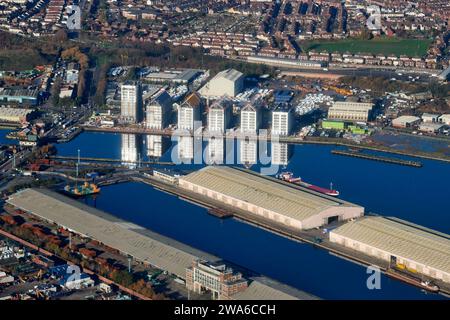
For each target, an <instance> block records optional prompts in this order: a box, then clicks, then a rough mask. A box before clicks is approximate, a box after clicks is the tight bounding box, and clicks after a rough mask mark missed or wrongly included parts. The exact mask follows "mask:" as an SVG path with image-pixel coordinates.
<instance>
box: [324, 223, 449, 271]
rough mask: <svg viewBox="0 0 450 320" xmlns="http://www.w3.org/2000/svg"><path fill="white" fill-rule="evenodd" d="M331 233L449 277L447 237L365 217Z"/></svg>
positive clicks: (406, 224) (406, 225)
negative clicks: (433, 269) (411, 261)
mask: <svg viewBox="0 0 450 320" xmlns="http://www.w3.org/2000/svg"><path fill="white" fill-rule="evenodd" d="M331 232H332V233H334V234H337V235H340V236H343V237H346V238H349V239H352V240H355V241H358V242H361V243H364V244H367V245H369V246H372V247H375V248H378V249H379V250H383V251H386V252H389V253H391V254H392V255H394V256H397V257H402V258H407V259H411V260H414V261H415V262H417V263H421V264H424V265H427V266H429V267H432V268H436V269H438V270H442V271H444V272H448V273H450V237H449V236H444V235H442V234H437V233H432V232H428V231H426V230H423V229H420V228H419V227H418V226H417V227H414V226H413V225H410V224H409V223H407V222H406V221H405V222H404V223H402V222H401V220H396V221H393V220H390V219H387V218H384V217H365V218H362V219H359V220H356V221H352V222H348V223H346V224H344V225H343V226H341V227H339V228H337V229H335V230H333V231H331Z"/></svg>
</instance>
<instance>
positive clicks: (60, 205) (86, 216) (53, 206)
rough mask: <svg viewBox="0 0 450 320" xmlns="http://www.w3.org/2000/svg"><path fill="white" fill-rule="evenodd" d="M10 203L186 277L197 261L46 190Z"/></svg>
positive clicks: (29, 191) (27, 192)
mask: <svg viewBox="0 0 450 320" xmlns="http://www.w3.org/2000/svg"><path fill="white" fill-rule="evenodd" d="M7 202H8V203H9V204H11V205H13V206H15V207H18V208H20V209H22V210H24V211H27V212H30V213H32V214H34V215H36V216H39V217H41V218H43V219H44V220H47V221H50V222H54V223H56V224H58V225H60V226H63V227H66V228H68V229H71V230H74V231H76V232H79V233H81V234H83V235H85V236H89V237H91V238H93V239H96V240H98V241H100V242H102V243H104V244H106V245H108V246H110V247H112V248H115V249H117V250H120V251H121V252H123V253H125V254H129V255H131V256H133V257H135V258H136V259H138V260H141V261H145V262H147V263H150V264H152V265H154V266H156V267H158V268H161V269H164V270H167V271H169V272H170V273H173V274H176V275H177V276H179V277H182V278H184V277H185V274H186V269H185V268H186V267H189V266H191V264H192V261H194V260H195V259H196V258H197V256H195V255H193V254H189V253H187V252H185V251H182V250H179V249H177V248H175V247H174V246H173V244H172V245H171V244H170V243H167V242H168V241H171V239H168V238H165V237H160V238H161V239H158V240H155V239H153V237H152V238H151V237H149V236H146V235H143V234H141V233H140V232H139V227H138V226H134V225H132V224H129V223H124V222H123V221H121V220H118V219H117V220H116V221H112V220H110V219H109V218H108V217H107V216H108V215H107V214H106V213H104V212H101V211H99V210H96V209H94V208H91V207H88V206H86V205H84V204H81V203H79V202H77V201H74V200H72V199H69V198H67V197H64V196H62V195H60V194H57V193H55V192H51V191H48V190H45V189H25V190H23V191H20V192H18V193H16V194H14V195H12V196H11V197H10V198H9V199H8V200H7ZM140 229H142V228H140ZM160 240H161V241H160ZM172 242H175V241H172ZM178 245H182V244H178Z"/></svg>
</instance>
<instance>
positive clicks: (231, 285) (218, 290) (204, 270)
mask: <svg viewBox="0 0 450 320" xmlns="http://www.w3.org/2000/svg"><path fill="white" fill-rule="evenodd" d="M186 287H187V288H188V290H192V291H194V292H197V293H202V292H204V291H205V290H209V291H211V293H212V298H213V299H214V300H230V299H232V296H233V295H235V294H236V293H238V292H242V291H245V290H246V289H247V287H248V282H247V280H246V279H244V278H243V276H242V274H241V273H240V272H235V271H233V269H231V268H230V267H227V266H226V265H225V264H224V263H211V262H206V261H194V262H193V263H192V266H191V267H190V268H187V269H186Z"/></svg>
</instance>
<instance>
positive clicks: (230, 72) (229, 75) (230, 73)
mask: <svg viewBox="0 0 450 320" xmlns="http://www.w3.org/2000/svg"><path fill="white" fill-rule="evenodd" d="M242 76H243V73H242V72H239V71H237V70H235V69H226V70H223V71H221V72H219V73H218V74H217V75H216V76H215V77H214V78H213V80H214V79H220V78H225V79H227V80H230V81H236V80H238V79H239V78H240V77H242Z"/></svg>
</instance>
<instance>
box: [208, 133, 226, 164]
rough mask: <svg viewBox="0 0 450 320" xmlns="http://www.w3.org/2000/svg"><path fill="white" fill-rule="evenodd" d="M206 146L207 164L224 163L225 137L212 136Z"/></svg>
mask: <svg viewBox="0 0 450 320" xmlns="http://www.w3.org/2000/svg"><path fill="white" fill-rule="evenodd" d="M207 141H208V144H207V146H206V153H205V162H206V163H207V164H223V156H224V151H225V145H224V138H222V137H211V138H208V140H207Z"/></svg>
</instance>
